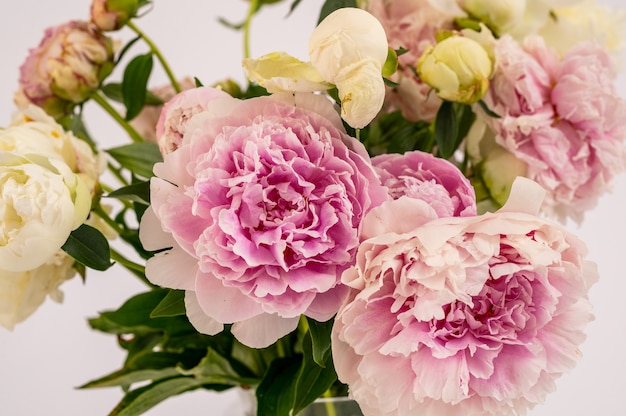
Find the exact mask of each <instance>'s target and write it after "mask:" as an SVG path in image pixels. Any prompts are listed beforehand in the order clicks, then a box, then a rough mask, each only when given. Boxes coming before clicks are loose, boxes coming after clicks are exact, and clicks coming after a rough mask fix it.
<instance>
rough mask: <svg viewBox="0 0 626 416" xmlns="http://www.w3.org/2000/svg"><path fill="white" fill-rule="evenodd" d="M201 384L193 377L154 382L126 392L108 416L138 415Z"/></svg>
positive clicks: (201, 384)
mask: <svg viewBox="0 0 626 416" xmlns="http://www.w3.org/2000/svg"><path fill="white" fill-rule="evenodd" d="M203 384H204V381H203V380H198V379H196V378H193V377H174V378H169V379H165V380H159V381H156V382H154V383H151V384H149V385H147V386H145V387H141V388H138V389H135V390H132V391H130V392H128V393H127V394H126V396H124V398H123V399H122V401H121V402H120V403H119V404H118V405H117V406H116V407H115V409H113V411H112V412H111V413H109V416H137V415H140V414H142V413H145V412H146V411H147V410H148V409H151V408H152V407H154V406H156V405H157V404H159V403H161V402H162V401H163V400H165V399H167V398H169V397H172V396H176V395H178V394H181V393H184V392H186V391H190V390H194V389H197V388H199V387H202V386H203Z"/></svg>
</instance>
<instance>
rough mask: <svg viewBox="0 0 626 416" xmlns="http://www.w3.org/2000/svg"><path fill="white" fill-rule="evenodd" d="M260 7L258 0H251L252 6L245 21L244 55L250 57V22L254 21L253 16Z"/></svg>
mask: <svg viewBox="0 0 626 416" xmlns="http://www.w3.org/2000/svg"><path fill="white" fill-rule="evenodd" d="M258 8H259V1H258V0H250V8H249V9H248V15H247V16H246V21H245V22H244V23H243V57H244V58H250V24H251V23H252V17H253V16H254V14H255V13H256V11H257V9H258Z"/></svg>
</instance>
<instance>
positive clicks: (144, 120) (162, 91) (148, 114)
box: [130, 77, 196, 154]
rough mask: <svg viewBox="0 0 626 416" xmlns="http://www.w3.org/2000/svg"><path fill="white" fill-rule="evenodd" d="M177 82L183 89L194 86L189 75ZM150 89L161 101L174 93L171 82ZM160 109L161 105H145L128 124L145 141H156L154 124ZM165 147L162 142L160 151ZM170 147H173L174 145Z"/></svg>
mask: <svg viewBox="0 0 626 416" xmlns="http://www.w3.org/2000/svg"><path fill="white" fill-rule="evenodd" d="M179 84H180V88H181V89H182V90H183V91H185V90H189V89H192V88H195V86H196V83H195V81H194V80H193V79H192V78H190V77H185V78H183V79H181V80H180V81H179ZM150 91H151V92H152V93H153V94H154V95H156V96H157V97H159V98H160V99H161V100H162V101H163V102H167V101H170V100H171V99H172V98H174V96H175V95H176V91H175V90H174V87H172V84H166V85H163V86H160V87H157V88H154V89H152V90H150ZM162 110H163V105H146V106H144V107H143V109H142V110H141V112H140V113H139V114H138V115H137V117H135V118H134V119H132V120H131V122H130V124H131V125H132V126H133V128H134V129H135V130H137V133H139V134H140V135H141V137H143V139H144V140H145V141H148V142H153V143H156V141H157V139H156V126H157V123H158V122H159V118H160V117H161V113H162ZM181 137H182V136H181ZM166 147H167V145H165V144H164V148H163V149H161V151H162V152H163V151H165V148H166ZM171 147H173V148H175V146H171ZM171 150H173V149H171ZM163 154H165V153H163Z"/></svg>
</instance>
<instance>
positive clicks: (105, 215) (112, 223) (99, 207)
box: [93, 204, 124, 235]
mask: <svg viewBox="0 0 626 416" xmlns="http://www.w3.org/2000/svg"><path fill="white" fill-rule="evenodd" d="M93 212H95V213H96V215H97V216H99V217H100V218H101V219H102V221H104V222H106V223H107V225H108V226H109V227H111V228H113V231H115V232H116V233H117V234H119V235H121V234H123V233H124V230H123V229H122V227H120V225H119V224H118V223H117V222H116V221H114V220H113V219H112V218H111V217H110V216H109V214H108V213H107V212H106V211H105V210H104V209H103V208H102V205H100V204H98V205H96V206H95V207H94V208H93Z"/></svg>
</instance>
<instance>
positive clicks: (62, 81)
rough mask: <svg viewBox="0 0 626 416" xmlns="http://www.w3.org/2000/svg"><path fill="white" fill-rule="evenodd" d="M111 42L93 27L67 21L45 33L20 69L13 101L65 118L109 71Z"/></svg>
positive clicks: (22, 105) (111, 58)
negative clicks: (18, 83)
mask: <svg viewBox="0 0 626 416" xmlns="http://www.w3.org/2000/svg"><path fill="white" fill-rule="evenodd" d="M113 55H114V53H113V42H112V41H111V39H109V38H108V37H106V36H104V35H103V34H102V33H100V32H99V31H98V30H97V29H96V27H95V26H94V25H92V24H91V23H89V22H84V21H70V22H67V23H65V24H62V25H59V26H55V27H50V28H48V29H46V32H45V35H44V38H43V39H42V40H41V42H40V43H39V45H38V46H37V47H36V48H33V49H32V50H31V51H30V53H29V55H28V57H27V58H26V60H25V61H24V63H23V64H22V66H21V67H20V80H19V81H20V87H19V91H18V92H17V93H16V96H15V101H16V103H17V104H18V106H19V107H20V108H24V107H26V106H27V104H29V103H32V104H35V105H37V106H39V107H42V108H43V109H44V110H46V112H47V113H48V114H50V115H51V116H53V117H55V118H58V117H60V116H63V115H66V114H69V113H70V112H71V109H72V108H73V106H74V105H76V104H79V103H82V102H83V101H85V100H86V99H88V98H89V96H90V95H91V94H92V93H93V92H94V91H95V90H96V88H98V87H99V85H100V82H101V81H102V80H103V79H104V78H105V77H106V76H108V75H109V74H110V73H111V71H112V70H113V66H114V64H113V57H114V56H113Z"/></svg>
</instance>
